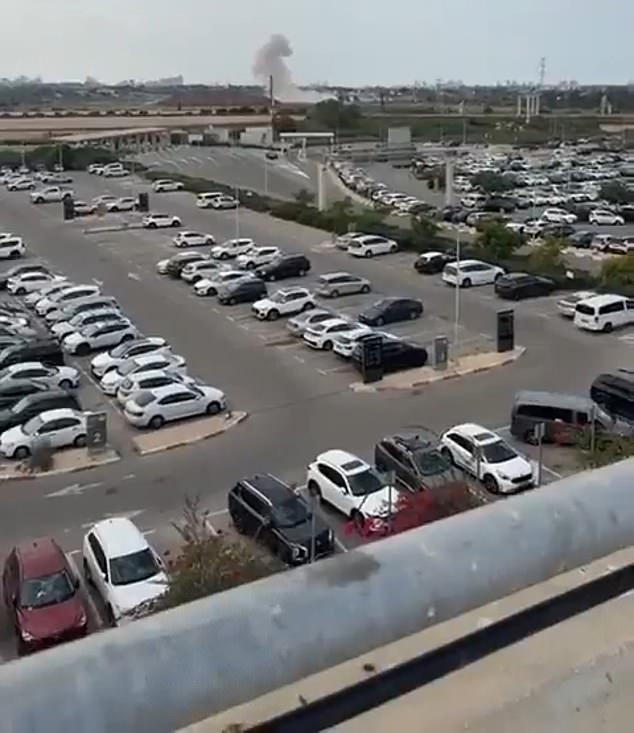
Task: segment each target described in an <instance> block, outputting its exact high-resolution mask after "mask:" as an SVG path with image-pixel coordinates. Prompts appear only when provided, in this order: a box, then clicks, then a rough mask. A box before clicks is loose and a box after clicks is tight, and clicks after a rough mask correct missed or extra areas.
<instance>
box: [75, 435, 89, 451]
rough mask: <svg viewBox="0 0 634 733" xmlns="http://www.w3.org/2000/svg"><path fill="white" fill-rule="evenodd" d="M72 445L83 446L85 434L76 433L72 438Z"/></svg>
mask: <svg viewBox="0 0 634 733" xmlns="http://www.w3.org/2000/svg"><path fill="white" fill-rule="evenodd" d="M73 445H74V446H75V448H85V447H86V436H85V435H78V436H77V437H76V438H75V440H73Z"/></svg>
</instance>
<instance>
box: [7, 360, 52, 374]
mask: <svg viewBox="0 0 634 733" xmlns="http://www.w3.org/2000/svg"><path fill="white" fill-rule="evenodd" d="M35 367H45V368H46V369H50V368H51V367H50V366H47V365H46V364H42V362H41V361H20V362H18V363H17V364H9V365H8V366H6V367H5V369H8V370H9V371H12V372H15V371H18V369H19V370H20V371H22V370H23V369H34V368H35ZM53 369H55V367H53Z"/></svg>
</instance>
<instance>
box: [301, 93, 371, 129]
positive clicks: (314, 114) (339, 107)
mask: <svg viewBox="0 0 634 733" xmlns="http://www.w3.org/2000/svg"><path fill="white" fill-rule="evenodd" d="M308 119H309V120H310V121H312V122H315V123H317V124H318V125H320V126H321V127H324V128H327V129H329V130H351V129H355V128H357V127H358V126H359V124H360V122H361V119H362V116H361V110H360V109H359V107H357V106H356V105H353V104H343V103H342V102H338V101H337V100H336V99H328V100H326V101H324V102H319V103H318V104H316V105H315V106H314V107H313V109H312V110H311V111H310V113H309V115H308Z"/></svg>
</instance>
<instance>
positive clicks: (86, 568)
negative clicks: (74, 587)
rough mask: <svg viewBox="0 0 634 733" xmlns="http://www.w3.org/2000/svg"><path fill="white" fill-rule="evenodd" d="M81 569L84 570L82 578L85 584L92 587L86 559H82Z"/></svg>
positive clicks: (92, 583)
mask: <svg viewBox="0 0 634 733" xmlns="http://www.w3.org/2000/svg"><path fill="white" fill-rule="evenodd" d="M83 568H84V578H86V583H88V585H93V586H94V584H95V581H94V580H93V579H92V573H91V572H90V566H89V565H88V560H86V558H84V561H83Z"/></svg>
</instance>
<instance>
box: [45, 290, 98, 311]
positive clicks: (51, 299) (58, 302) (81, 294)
mask: <svg viewBox="0 0 634 733" xmlns="http://www.w3.org/2000/svg"><path fill="white" fill-rule="evenodd" d="M100 293H101V291H100V290H99V287H98V286H97V285H68V286H67V287H65V288H62V289H61V290H58V291H57V292H54V293H49V295H47V296H45V297H44V298H42V299H40V300H38V301H37V303H36V304H35V312H36V313H37V314H38V315H39V316H46V314H47V313H50V312H51V311H53V310H56V309H60V308H63V307H64V306H66V305H70V304H71V303H72V302H73V301H74V300H77V299H78V298H88V297H91V296H93V295H100Z"/></svg>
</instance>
